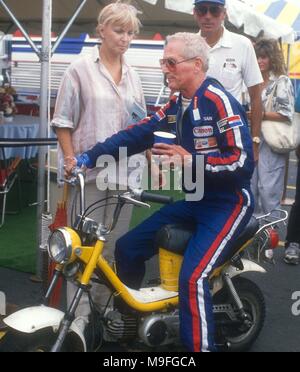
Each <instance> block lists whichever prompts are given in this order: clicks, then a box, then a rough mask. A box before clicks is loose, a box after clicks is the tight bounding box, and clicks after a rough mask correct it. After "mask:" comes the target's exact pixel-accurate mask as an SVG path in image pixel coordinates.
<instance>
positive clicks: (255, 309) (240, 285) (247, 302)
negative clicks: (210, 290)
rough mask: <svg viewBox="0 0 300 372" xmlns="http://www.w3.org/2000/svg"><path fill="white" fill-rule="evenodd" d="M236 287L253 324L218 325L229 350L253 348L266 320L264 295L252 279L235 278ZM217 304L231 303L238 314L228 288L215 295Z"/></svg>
mask: <svg viewBox="0 0 300 372" xmlns="http://www.w3.org/2000/svg"><path fill="white" fill-rule="evenodd" d="M233 284H234V286H235V289H236V291H237V293H238V295H239V297H240V299H241V301H242V303H243V306H244V310H245V312H246V314H247V315H248V318H249V320H250V321H251V326H250V327H249V326H246V325H245V324H243V322H241V323H240V324H235V323H233V324H232V325H231V324H230V322H228V324H226V325H218V330H217V333H218V335H220V334H222V337H223V338H225V341H226V342H227V343H229V345H230V346H229V349H228V351H231V352H242V351H247V350H249V349H250V348H251V346H252V344H253V343H254V342H255V340H256V339H257V337H258V336H259V334H260V332H261V330H262V328H263V325H264V321H265V316H266V306H265V300H264V296H263V294H262V292H261V290H260V289H259V287H258V286H257V285H256V284H255V283H253V282H252V281H251V280H249V279H246V278H242V277H238V278H234V279H233ZM214 303H215V304H231V306H232V308H233V310H234V311H235V313H236V314H238V311H237V308H236V306H235V304H234V302H233V300H232V298H231V296H230V295H229V293H228V290H227V289H226V288H223V289H222V291H221V292H220V293H217V294H216V296H215V297H214Z"/></svg>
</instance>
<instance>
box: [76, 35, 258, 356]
mask: <svg viewBox="0 0 300 372" xmlns="http://www.w3.org/2000/svg"><path fill="white" fill-rule="evenodd" d="M160 63H161V66H162V69H163V72H164V73H165V74H166V78H167V80H168V84H169V87H170V89H171V90H172V91H179V92H180V95H179V96H174V97H172V98H171V100H170V101H169V103H168V104H167V105H166V106H165V107H164V108H162V109H161V110H160V111H158V112H157V113H156V114H155V115H154V116H152V117H151V118H148V119H146V120H144V121H142V122H141V123H139V124H138V125H135V126H132V127H131V128H129V129H128V130H126V131H121V132H119V133H118V134H116V135H114V136H112V137H111V138H109V139H107V140H106V141H105V142H104V143H98V144H97V145H96V146H95V147H94V148H92V149H91V150H90V151H87V152H86V153H84V154H82V155H81V156H79V157H77V165H79V166H82V165H84V166H87V167H89V168H92V167H94V166H95V165H96V162H97V158H98V157H99V156H100V155H104V154H109V155H112V156H114V157H115V158H118V155H119V148H120V147H127V153H128V156H130V155H133V154H136V153H140V152H142V151H144V150H146V149H150V148H153V153H154V154H157V155H169V156H174V155H177V156H179V157H181V158H182V159H184V164H185V166H190V167H192V171H193V172H195V171H196V165H195V164H196V159H197V157H198V156H202V157H204V164H205V171H204V187H205V191H204V197H203V198H202V200H198V201H187V200H182V201H179V202H176V203H174V204H171V205H168V206H165V207H163V208H162V209H161V210H160V211H158V212H157V213H155V214H154V215H153V216H152V217H150V218H149V219H147V220H146V221H144V222H143V223H141V224H140V225H139V226H138V227H136V228H135V229H134V230H132V231H130V232H129V233H127V234H126V235H125V236H123V237H122V238H121V239H119V241H118V242H117V246H116V264H117V269H118V274H119V276H120V278H121V280H123V282H124V283H125V284H126V285H127V286H129V287H132V288H138V287H139V286H140V284H141V281H142V279H143V276H144V271H145V264H144V263H145V261H146V260H148V259H149V258H151V257H152V256H154V255H155V254H156V253H157V247H156V245H155V235H156V233H157V231H158V230H160V228H161V227H163V226H164V225H167V224H177V223H185V224H190V225H193V226H195V234H194V236H193V238H192V239H191V240H190V242H189V244H188V247H187V249H186V252H185V254H184V260H183V265H182V269H181V273H180V281H179V299H180V300H179V301H180V324H181V326H180V330H181V338H182V341H183V343H184V345H185V346H186V347H187V348H188V350H190V351H214V350H215V347H214V321H213V311H212V299H211V294H210V288H209V282H208V278H209V275H210V273H211V272H212V270H213V269H214V268H215V267H216V266H218V265H219V264H220V263H221V262H222V260H224V257H225V256H226V255H228V254H229V253H230V250H231V246H232V241H234V240H235V238H237V236H238V235H240V233H241V232H242V231H243V229H244V228H245V226H246V225H247V223H248V222H249V220H250V217H251V215H252V212H253V198H252V195H251V191H250V179H251V176H252V173H253V169H254V161H253V151H252V140H251V136H250V133H249V129H248V125H247V119H246V115H245V112H244V110H243V108H242V107H241V105H240V104H239V103H238V102H237V101H236V100H235V99H234V98H233V97H232V96H231V95H230V94H229V93H227V92H226V91H225V90H224V88H223V87H222V86H221V84H219V83H218V82H217V81H216V80H214V79H210V78H207V77H206V71H207V68H208V46H207V44H206V43H205V41H204V39H203V38H202V37H201V36H200V35H197V34H189V33H179V34H175V35H172V36H169V37H168V38H167V44H166V47H165V51H164V58H163V59H162V60H161V61H160ZM185 108H186V109H185ZM184 109H185V110H184ZM155 131H168V132H174V133H176V135H177V144H176V145H168V144H155V145H153V144H154V135H153V133H154V132H155ZM193 177H197V174H193Z"/></svg>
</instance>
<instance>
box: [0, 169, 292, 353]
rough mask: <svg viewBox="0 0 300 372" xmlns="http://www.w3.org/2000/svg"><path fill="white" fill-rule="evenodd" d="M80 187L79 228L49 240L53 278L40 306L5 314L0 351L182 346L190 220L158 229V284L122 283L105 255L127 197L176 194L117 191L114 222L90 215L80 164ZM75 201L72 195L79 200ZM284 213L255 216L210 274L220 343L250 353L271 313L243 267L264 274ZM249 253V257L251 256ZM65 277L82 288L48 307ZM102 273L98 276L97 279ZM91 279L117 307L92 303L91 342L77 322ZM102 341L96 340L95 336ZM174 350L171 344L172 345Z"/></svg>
mask: <svg viewBox="0 0 300 372" xmlns="http://www.w3.org/2000/svg"><path fill="white" fill-rule="evenodd" d="M69 182H70V183H71V184H73V185H75V186H77V187H79V191H80V213H79V214H78V216H77V218H76V221H75V223H74V224H73V227H72V228H70V227H63V228H59V229H57V230H55V231H54V232H53V233H52V235H51V237H50V239H49V248H48V249H49V255H50V258H51V259H52V260H53V261H54V262H55V263H56V269H55V273H54V276H53V279H52V281H51V283H50V285H49V288H48V291H47V293H46V295H45V299H44V303H43V305H41V306H35V307H29V308H26V309H23V310H20V311H17V312H16V313H14V314H12V315H10V316H8V317H6V318H5V319H4V323H5V324H6V325H7V327H8V329H7V332H6V335H5V336H4V337H3V338H2V340H1V342H0V350H1V351H51V352H60V351H73V352H74V351H92V350H94V351H95V350H98V349H100V347H101V345H102V343H103V342H104V341H110V342H112V341H115V342H122V343H125V344H129V343H132V342H133V343H135V345H143V346H146V347H149V348H152V349H154V350H158V348H160V349H159V350H161V347H162V346H166V345H173V350H174V351H176V350H178V349H176V348H177V346H174V345H179V309H178V277H179V272H180V267H181V263H182V258H183V254H184V250H185V247H186V246H187V244H188V241H189V239H190V238H191V237H192V235H193V231H192V229H191V227H188V226H177V225H176V226H174V225H169V226H165V227H164V228H163V229H162V230H161V231H160V232H159V233H158V235H157V244H158V247H159V265H160V278H159V283H158V284H157V285H156V286H153V287H147V288H142V289H140V290H134V289H131V288H128V287H127V286H126V285H124V284H123V283H122V282H121V281H120V279H119V278H118V274H117V273H116V272H115V270H114V269H113V268H112V267H111V266H110V265H109V264H108V263H107V262H106V260H105V259H104V258H103V255H102V253H103V251H104V249H105V242H106V239H107V237H108V236H109V234H110V233H111V231H112V230H113V229H114V227H115V226H116V223H117V221H118V217H119V215H120V212H121V210H122V207H123V206H124V205H125V203H131V204H134V205H136V206H140V207H150V206H149V205H148V204H146V202H157V203H170V202H172V200H171V198H169V197H166V196H161V195H156V194H151V193H148V192H144V191H142V190H132V191H129V192H125V193H124V194H121V195H118V196H116V197H115V200H116V209H115V213H114V216H113V220H112V222H111V225H110V226H109V227H107V226H104V225H103V224H101V223H99V222H98V221H94V220H92V219H90V218H89V217H88V215H89V212H91V210H92V209H94V208H100V207H101V206H103V204H101V203H103V202H106V203H107V202H108V201H107V200H100V201H99V202H97V203H95V204H93V205H91V206H89V208H86V206H85V178H84V174H83V172H82V171H81V170H79V169H75V170H74V172H73V177H72V179H71V180H70V181H69ZM75 202H76V201H74V203H75ZM278 213H280V214H282V215H281V217H280V218H277V219H275V220H274V221H272V222H270V221H269V222H268V223H265V224H264V225H263V226H261V227H260V224H261V221H263V218H265V217H267V216H262V218H261V219H256V218H252V220H251V221H250V223H249V225H248V226H247V228H246V229H245V231H244V232H243V234H242V235H241V236H240V237H239V238H238V239H237V240H236V242H235V243H234V246H233V249H232V254H231V256H230V257H228V260H227V261H226V262H225V264H224V265H222V266H221V267H218V268H217V269H216V270H214V272H213V273H212V274H211V277H210V285H211V292H212V295H213V301H214V307H213V310H214V315H215V323H216V340H217V343H218V346H219V348H221V349H223V350H229V351H244V350H247V349H249V348H250V346H251V345H252V344H253V342H254V341H255V340H256V338H257V337H258V335H259V333H260V331H261V329H262V327H263V324H264V319H265V302H264V296H263V294H262V292H261V290H260V289H259V287H258V286H257V285H256V284H255V283H254V282H252V281H251V280H249V279H246V278H244V277H243V276H242V274H244V273H245V272H249V271H252V272H257V273H265V272H266V271H265V269H264V268H262V267H261V266H260V265H258V264H257V263H255V262H254V261H253V258H254V256H255V258H256V260H260V259H261V258H262V257H264V256H265V252H270V249H272V248H274V247H276V246H277V243H278V239H277V235H276V234H277V233H276V232H275V227H276V225H277V226H278V224H279V223H280V222H283V221H285V220H286V219H287V213H286V212H285V211H278ZM246 254H247V255H248V256H249V257H248V259H246V258H245V257H243V256H245V255H246ZM61 276H63V277H64V278H65V279H66V280H69V281H72V282H73V283H75V284H76V285H77V287H78V289H77V291H76V293H75V295H74V298H73V301H72V303H71V305H70V307H69V308H68V309H67V311H66V312H65V313H64V312H62V311H60V310H57V309H54V308H51V307H49V306H48V303H49V299H50V297H51V293H52V291H53V289H54V288H55V286H56V284H57V282H58V279H59V278H60V277H61ZM95 278H97V279H95ZM93 281H97V282H100V283H102V284H106V285H107V287H108V288H110V289H111V293H112V295H111V298H113V300H114V301H110V302H113V305H112V306H110V307H107V309H106V310H104V311H103V310H102V311H98V310H97V308H96V306H94V304H93V300H92V298H91V296H90V303H91V309H92V314H91V319H90V324H89V326H90V329H92V334H93V335H97V337H94V340H93V342H91V346H90V347H89V348H88V347H87V343H86V339H85V335H84V334H83V332H82V331H81V330H80V329H79V328H78V327H77V325H76V322H75V321H74V319H75V311H76V309H77V306H78V304H79V302H80V299H81V297H82V295H83V293H84V292H87V293H89V290H90V287H91V284H92V283H93ZM95 339H97V342H95ZM168 350H170V347H169V349H168Z"/></svg>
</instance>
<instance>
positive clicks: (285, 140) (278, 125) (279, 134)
mask: <svg viewBox="0 0 300 372" xmlns="http://www.w3.org/2000/svg"><path fill="white" fill-rule="evenodd" d="M276 90H277V84H275V87H274V89H273V91H272V93H271V94H270V96H269V98H268V101H267V104H266V111H267V112H272V101H273V97H274V95H275V92H276ZM261 131H262V135H263V137H264V139H265V141H266V142H267V144H268V145H269V146H270V147H271V149H272V150H273V151H274V152H277V153H279V154H287V153H289V152H291V151H293V150H295V149H296V148H297V147H298V145H299V144H300V113H297V112H295V114H294V117H293V120H292V122H289V121H285V122H282V121H274V120H263V121H262V128H261Z"/></svg>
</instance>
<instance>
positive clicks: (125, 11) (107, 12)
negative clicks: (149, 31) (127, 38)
mask: <svg viewBox="0 0 300 372" xmlns="http://www.w3.org/2000/svg"><path fill="white" fill-rule="evenodd" d="M137 14H138V10H137V9H136V8H135V7H134V6H133V5H130V4H128V3H122V1H120V0H118V1H116V2H115V3H112V4H109V5H107V6H106V7H104V8H103V9H102V10H101V12H100V14H99V16H98V26H100V25H102V26H104V25H107V24H109V23H112V24H118V25H120V26H122V27H126V26H131V27H132V29H133V30H134V33H135V34H138V33H139V31H140V27H141V22H140V20H139V19H138V17H137Z"/></svg>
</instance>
